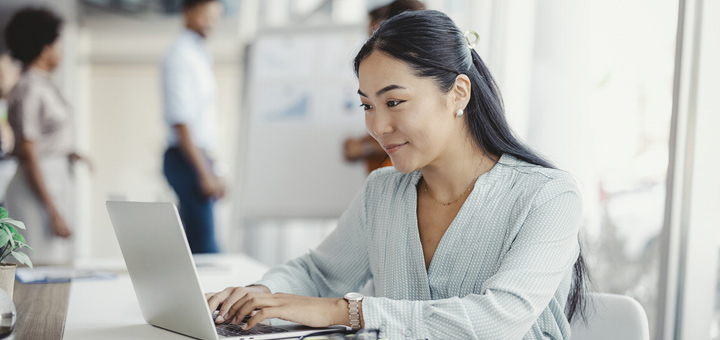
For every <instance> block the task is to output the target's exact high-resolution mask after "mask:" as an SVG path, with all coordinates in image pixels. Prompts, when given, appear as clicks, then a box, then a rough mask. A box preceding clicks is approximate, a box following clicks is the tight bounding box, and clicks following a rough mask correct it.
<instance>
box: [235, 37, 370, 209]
mask: <svg viewBox="0 0 720 340" xmlns="http://www.w3.org/2000/svg"><path fill="white" fill-rule="evenodd" d="M365 39H366V37H365V35H364V30H363V28H362V27H361V26H340V27H337V26H334V27H331V28H328V27H324V28H293V29H283V30H277V31H268V32H263V33H261V34H259V35H258V37H257V39H256V41H255V42H254V43H253V45H252V46H251V47H250V51H249V60H248V64H247V66H248V69H247V72H246V74H247V75H248V81H247V82H246V84H245V89H246V91H245V93H246V96H245V97H244V98H245V100H246V105H247V106H246V107H247V109H246V110H245V113H246V114H247V116H246V117H245V118H246V119H244V120H245V123H244V125H245V137H246V139H245V155H244V157H242V159H243V161H242V162H241V164H240V167H241V168H242V169H243V170H242V177H243V180H242V185H241V187H240V190H241V206H242V209H243V212H242V216H243V217H244V218H246V219H257V218H319V217H337V216H339V215H340V214H341V213H342V212H343V211H344V210H345V209H347V207H348V205H349V203H350V201H351V200H352V198H353V197H354V196H355V194H356V193H357V192H358V190H360V188H361V187H362V185H363V183H364V181H365V178H366V173H365V171H366V170H365V166H364V165H363V164H362V163H361V162H360V163H354V164H349V163H347V162H345V160H344V158H343V143H344V141H345V139H346V138H347V137H358V136H363V135H364V134H365V133H366V130H365V121H364V112H363V110H362V109H361V108H360V107H359V106H360V100H359V98H358V95H357V89H358V85H357V79H356V78H355V75H354V73H353V70H352V59H353V57H354V56H355V53H357V51H358V50H359V48H360V46H361V45H362V43H363V42H364V40H365Z"/></svg>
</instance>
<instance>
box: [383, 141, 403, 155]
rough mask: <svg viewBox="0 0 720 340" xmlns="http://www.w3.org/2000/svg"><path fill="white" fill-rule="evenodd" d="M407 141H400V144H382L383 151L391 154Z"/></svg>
mask: <svg viewBox="0 0 720 340" xmlns="http://www.w3.org/2000/svg"><path fill="white" fill-rule="evenodd" d="M407 144H408V142H405V143H402V144H388V145H383V149H385V152H387V153H388V155H390V154H393V153H395V152H397V151H398V150H400V149H401V148H402V147H403V146H405V145H407Z"/></svg>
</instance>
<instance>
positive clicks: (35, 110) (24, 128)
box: [8, 86, 43, 141]
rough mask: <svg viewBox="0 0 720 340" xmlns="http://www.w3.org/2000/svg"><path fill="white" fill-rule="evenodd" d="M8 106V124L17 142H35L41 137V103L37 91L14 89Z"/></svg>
mask: <svg viewBox="0 0 720 340" xmlns="http://www.w3.org/2000/svg"><path fill="white" fill-rule="evenodd" d="M12 97H14V98H11V100H10V105H9V106H8V122H9V123H10V126H11V127H12V129H13V131H14V132H15V133H16V136H15V138H16V139H17V140H19V141H21V140H26V141H36V140H38V139H39V138H41V137H42V129H41V125H40V119H41V117H42V109H43V102H42V98H41V96H40V92H39V91H35V90H33V89H32V88H30V87H29V86H24V87H22V88H16V89H15V91H13V93H12Z"/></svg>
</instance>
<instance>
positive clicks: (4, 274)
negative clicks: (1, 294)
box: [0, 263, 17, 298]
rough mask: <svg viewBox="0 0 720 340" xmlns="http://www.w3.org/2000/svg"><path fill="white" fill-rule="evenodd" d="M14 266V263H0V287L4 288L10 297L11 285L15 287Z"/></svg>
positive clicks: (11, 294)
mask: <svg viewBox="0 0 720 340" xmlns="http://www.w3.org/2000/svg"><path fill="white" fill-rule="evenodd" d="M15 268H17V264H14V263H0V289H2V290H4V291H5V293H7V295H9V296H10V298H12V297H13V287H15Z"/></svg>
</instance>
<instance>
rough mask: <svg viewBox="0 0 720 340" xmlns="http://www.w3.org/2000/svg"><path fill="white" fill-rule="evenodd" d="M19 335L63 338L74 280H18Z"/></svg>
mask: <svg viewBox="0 0 720 340" xmlns="http://www.w3.org/2000/svg"><path fill="white" fill-rule="evenodd" d="M13 289H14V291H15V292H14V293H13V301H14V303H15V309H16V310H17V323H16V324H15V327H16V328H15V338H16V339H18V340H23V339H60V338H62V335H63V328H64V326H65V316H66V314H67V306H68V295H69V293H70V283H52V284H28V285H24V284H22V283H19V282H17V281H15V288H13Z"/></svg>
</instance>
